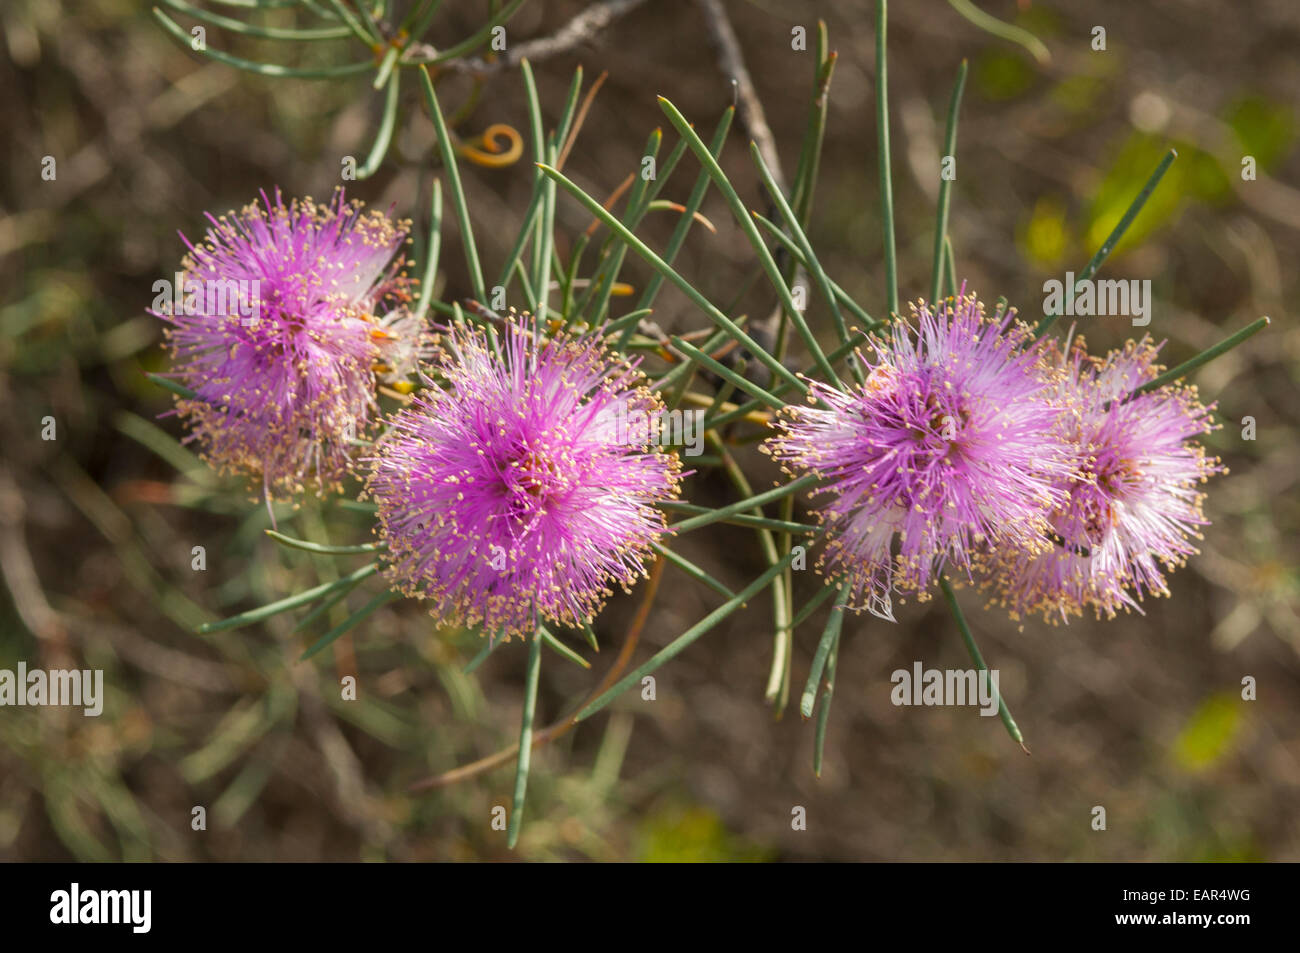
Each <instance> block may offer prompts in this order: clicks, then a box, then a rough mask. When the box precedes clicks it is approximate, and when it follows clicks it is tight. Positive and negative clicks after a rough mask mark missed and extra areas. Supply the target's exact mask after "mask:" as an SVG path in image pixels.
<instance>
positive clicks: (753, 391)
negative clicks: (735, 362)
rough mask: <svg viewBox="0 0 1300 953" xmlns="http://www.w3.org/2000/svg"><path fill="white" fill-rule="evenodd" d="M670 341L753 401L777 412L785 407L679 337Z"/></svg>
mask: <svg viewBox="0 0 1300 953" xmlns="http://www.w3.org/2000/svg"><path fill="white" fill-rule="evenodd" d="M670 340H671V341H672V345H673V347H674V348H676V349H677V350H678V351H680V352H681V353H683V354H685V355H686V356H687V357H689V358H690V359H691V360H692V361H694V362H695V363H696V364H699V365H700V366H701V367H706V368H708V369H709V370H711V371H712V372H713V373H715V374H717V375H718V376H719V377H721V378H722V379H723V380H725V381H727V382H728V383H730V384H734V385H735V386H736V387H738V388H740V389H741V390H743V391H744V392H745V393H746V394H749V395H750V396H751V397H753V398H754V399H755V400H760V401H762V402H763V403H765V404H767V406H769V407H772V408H775V409H778V410H779V409H780V408H782V407H784V406H785V401H783V400H781V398H779V397H776V396H774V395H772V394H770V393H768V392H767V391H765V390H764V389H763V388H761V387H759V386H758V385H757V384H755V383H753V382H752V381H749V380H746V379H745V378H744V377H741V376H740V375H739V374H737V373H736V372H735V371H733V370H732V369H731V368H729V367H727V366H726V365H724V364H722V363H721V362H719V361H717V360H715V359H714V358H711V357H709V355H707V354H705V353H704V352H703V351H701V350H700V349H699V348H697V347H695V346H694V345H692V344H688V343H687V342H686V341H683V340H682V339H681V338H679V337H673V338H671V339H670Z"/></svg>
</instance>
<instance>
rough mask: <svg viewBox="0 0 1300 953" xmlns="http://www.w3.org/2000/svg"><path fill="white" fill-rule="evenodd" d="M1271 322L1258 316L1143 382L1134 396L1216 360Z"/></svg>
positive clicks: (1265, 317) (1267, 318)
mask: <svg viewBox="0 0 1300 953" xmlns="http://www.w3.org/2000/svg"><path fill="white" fill-rule="evenodd" d="M1270 324H1272V321H1271V320H1270V319H1269V317H1268V315H1265V316H1264V317H1262V318H1257V319H1256V320H1254V321H1252V322H1251V323H1250V324H1248V325H1246V326H1245V327H1244V328H1242V329H1241V330H1240V331H1238V332H1237V333H1236V334H1233V335H1230V336H1229V337H1226V338H1224V339H1223V340H1222V341H1220V342H1219V343H1218V344H1216V345H1214V346H1213V347H1207V348H1206V349H1205V350H1204V351H1202V352H1201V353H1200V354H1197V355H1196V356H1195V357H1193V358H1192V359H1191V360H1187V361H1183V363H1181V364H1179V365H1178V366H1177V367H1173V368H1170V369H1169V370H1167V371H1165V372H1164V373H1163V374H1161V375H1160V376H1159V377H1156V378H1154V379H1153V380H1149V381H1147V382H1146V383H1145V384H1143V385H1142V386H1141V387H1139V388H1138V389H1137V390H1135V391H1134V392H1133V394H1132V397H1136V396H1137V395H1138V394H1145V393H1147V392H1148V391H1153V390H1156V389H1157V388H1160V387H1164V386H1165V385H1166V384H1168V383H1171V382H1173V381H1176V380H1178V379H1179V378H1180V377H1185V376H1186V375H1188V374H1190V373H1191V372H1192V371H1194V370H1196V369H1197V368H1198V367H1200V366H1201V365H1202V364H1208V363H1209V362H1210V361H1212V360H1214V359H1215V358H1216V357H1218V356H1219V355H1221V354H1225V353H1227V352H1228V351H1231V350H1232V349H1233V348H1234V347H1236V346H1237V345H1238V344H1240V343H1242V342H1243V341H1245V340H1247V339H1248V338H1252V337H1254V336H1255V335H1256V334H1258V333H1259V332H1260V331H1263V330H1264V329H1265V328H1266V327H1268V326H1269V325H1270ZM1125 399H1126V400H1128V399H1131V397H1130V398H1125Z"/></svg>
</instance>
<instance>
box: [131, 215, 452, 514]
mask: <svg viewBox="0 0 1300 953" xmlns="http://www.w3.org/2000/svg"><path fill="white" fill-rule="evenodd" d="M208 218H209V221H210V222H211V227H210V228H209V229H208V233H207V235H206V237H205V238H204V239H203V240H201V241H200V242H199V243H198V244H193V243H191V242H189V241H188V240H185V242H186V245H187V246H188V247H189V254H188V255H187V257H186V258H185V260H184V262H183V268H184V271H183V272H182V273H181V275H180V283H181V285H182V286H183V296H182V294H178V300H180V301H181V302H182V306H181V307H166V306H165V307H163V308H155V309H154V311H153V312H152V313H154V314H155V315H157V316H158V317H160V318H161V319H163V320H164V321H166V322H167V323H168V325H169V326H168V328H167V331H166V337H167V343H168V346H169V348H170V350H171V353H172V357H173V361H174V364H175V370H174V372H173V374H172V375H171V376H173V377H174V378H176V380H177V381H178V382H179V383H180V384H182V385H184V386H185V387H187V388H189V389H190V390H192V391H194V392H195V393H196V394H197V398H196V399H192V400H190V399H182V400H181V401H180V402H179V403H178V405H177V410H178V412H179V413H180V414H181V415H182V416H183V417H184V418H185V419H186V421H187V423H188V425H189V427H190V430H191V436H190V438H189V439H191V440H195V441H197V443H198V446H199V448H200V452H201V453H202V455H203V457H204V458H205V459H206V460H207V461H208V462H210V463H211V464H212V465H213V466H214V467H216V468H217V469H219V470H229V471H235V472H243V473H246V474H249V475H251V476H254V477H260V478H261V481H262V485H263V490H264V492H265V494H266V496H267V498H268V499H269V498H270V496H271V495H272V494H273V493H275V492H280V493H285V494H293V493H299V492H301V491H302V490H304V489H305V488H306V487H307V486H308V485H315V486H317V487H319V488H320V489H322V490H324V489H330V488H336V487H337V485H338V481H339V480H340V479H341V477H342V476H343V475H344V474H345V473H347V472H348V471H349V469H350V467H351V464H352V461H353V458H354V445H355V443H356V442H357V440H358V439H360V438H364V437H365V435H366V434H367V433H368V432H370V431H371V430H372V428H373V426H374V423H375V420H376V418H377V415H378V408H377V406H376V403H375V388H376V384H377V383H379V382H380V381H386V382H391V381H394V380H397V379H398V378H400V377H403V376H405V375H406V374H409V373H410V372H411V371H412V370H413V369H414V367H415V364H416V362H417V360H418V358H419V355H420V354H421V352H422V351H423V350H424V349H425V348H426V347H427V342H428V340H429V336H428V334H427V333H426V332H425V331H424V330H423V329H422V327H421V324H422V322H420V321H419V320H418V319H416V318H414V317H413V316H412V315H411V313H410V312H409V311H408V310H407V308H406V304H407V302H409V300H410V297H411V295H410V280H409V279H408V278H406V276H405V275H404V274H403V271H402V268H403V265H404V261H403V259H402V257H401V256H400V255H399V254H398V251H399V249H400V247H401V245H402V243H403V242H404V241H405V240H406V230H407V227H408V225H407V223H400V222H399V223H394V222H393V221H391V220H390V219H389V218H388V217H387V216H386V215H384V214H383V213H382V212H378V211H374V210H372V211H365V210H364V209H363V208H362V206H361V204H360V203H358V202H350V203H349V202H345V201H344V197H343V194H342V192H341V191H340V192H338V193H336V195H335V198H334V199H333V200H332V201H331V202H329V203H328V204H324V205H321V204H318V203H316V202H313V201H312V200H311V199H310V198H308V199H303V200H295V201H293V202H292V203H290V204H289V205H286V204H285V203H284V200H283V199H282V198H281V196H280V194H279V192H277V193H276V196H275V199H274V201H272V200H271V199H270V198H268V197H267V196H266V195H265V193H263V195H262V203H261V204H252V205H248V206H246V207H245V208H244V209H242V210H241V211H240V212H238V213H235V212H231V213H230V214H228V215H225V216H222V217H221V218H213V217H212V216H208ZM182 239H184V236H182Z"/></svg>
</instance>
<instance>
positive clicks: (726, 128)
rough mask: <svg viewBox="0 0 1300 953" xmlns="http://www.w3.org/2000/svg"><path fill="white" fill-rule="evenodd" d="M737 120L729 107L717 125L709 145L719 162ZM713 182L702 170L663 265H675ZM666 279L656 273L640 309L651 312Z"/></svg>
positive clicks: (687, 201) (644, 294)
mask: <svg viewBox="0 0 1300 953" xmlns="http://www.w3.org/2000/svg"><path fill="white" fill-rule="evenodd" d="M735 116H736V107H735V106H728V107H727V109H726V111H725V112H724V113H723V114H722V118H721V119H720V120H719V121H718V128H717V130H716V131H715V132H714V133H713V140H712V142H710V144H709V153H710V154H711V155H712V156H713V157H714V158H715V159H716V158H718V157H719V156H721V155H722V148H723V146H724V145H726V142H727V133H728V132H730V131H731V121H732V120H733V119H734V118H735ZM711 181H712V179H710V177H709V173H708V171H706V170H701V171H700V174H699V175H698V176H697V177H696V179H695V185H694V187H693V188H692V189H691V194H690V197H689V198H687V200H686V204H685V206H684V208H685V211H683V212H682V217H681V219H680V220H679V221H678V222H677V227H676V228H674V229H673V233H672V235H671V236H670V237H669V239H668V244H667V245H666V246H664V261H666V262H668V263H669V264H672V262H673V260H674V259H675V258H676V257H677V253H678V251H680V250H681V247H682V244H683V243H684V242H685V241H686V235H687V233H688V232H690V230H691V225H692V224H693V223H694V221H695V213H696V212H698V211H699V210H700V206H701V205H702V204H704V196H705V195H706V194H707V193H708V191H709V183H710V182H711ZM663 282H664V276H663V274H662V273H659V272H656V273H655V274H654V275H652V276H651V277H650V281H649V282H648V283H647V284H646V287H645V291H643V292H642V293H641V297H640V299H639V300H638V301H637V303H636V306H637V308H638V309H641V308H648V307H650V306H651V305H652V304H654V300H655V297H656V296H657V295H658V294H659V289H660V288H661V287H662V286H663Z"/></svg>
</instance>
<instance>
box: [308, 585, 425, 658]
mask: <svg viewBox="0 0 1300 953" xmlns="http://www.w3.org/2000/svg"><path fill="white" fill-rule="evenodd" d="M400 598H402V596H401V594H400V593H396V592H381V593H379V594H378V595H377V596H375V597H374V598H373V599H371V600H370V601H369V602H367V603H366V604H365V605H364V606H362V607H361V608H360V609H358V610H357V611H356V612H354V613H352V615H350V616H348V617H347V618H346V619H344V620H343V621H342V622H340V623H339V624H338V625H336V626H335V627H334V628H332V629H330V630H329V631H328V632H326V633H325V634H324V635H322V636H321V637H320V638H319V639H317V640H316V641H315V642H313V643H312V645H311V647H310V648H309V649H307V651H305V652H303V653H302V655H300V656H299V657H298V661H299V662H305V661H307V659H309V658H311V657H312V656H314V655H316V654H318V653H320V652H321V651H323V650H324V649H326V648H327V647H328V646H330V645H332V644H334V642H336V641H337V640H338V639H339V638H341V637H342V636H344V635H346V634H347V633H348V632H349V631H351V630H352V629H353V628H355V627H356V626H357V625H359V624H360V623H361V621H362V620H363V619H365V618H366V616H368V615H370V614H371V613H372V612H374V611H375V610H376V609H378V608H379V607H380V606H384V605H387V604H388V603H390V602H396V601H397V600H398V599H400Z"/></svg>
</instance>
